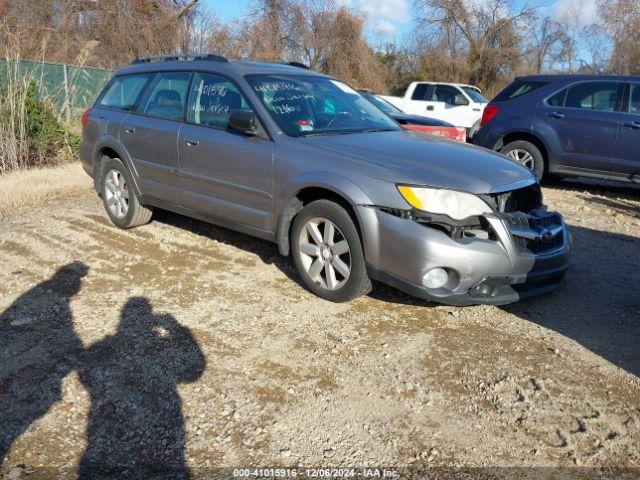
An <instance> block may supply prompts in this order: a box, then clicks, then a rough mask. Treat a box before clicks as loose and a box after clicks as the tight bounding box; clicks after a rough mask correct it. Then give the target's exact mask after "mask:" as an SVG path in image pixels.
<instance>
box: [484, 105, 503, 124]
mask: <svg viewBox="0 0 640 480" xmlns="http://www.w3.org/2000/svg"><path fill="white" fill-rule="evenodd" d="M499 111H500V109H499V108H498V107H497V106H496V105H491V104H489V105H487V106H486V107H484V112H482V120H481V121H480V125H486V124H487V123H489V122H490V121H491V120H493V117H495V116H496V115H497V114H498V112H499Z"/></svg>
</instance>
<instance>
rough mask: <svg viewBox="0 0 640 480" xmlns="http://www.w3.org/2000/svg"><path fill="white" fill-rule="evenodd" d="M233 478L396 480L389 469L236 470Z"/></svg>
mask: <svg viewBox="0 0 640 480" xmlns="http://www.w3.org/2000/svg"><path fill="white" fill-rule="evenodd" d="M233 477H234V478H287V477H288V478H296V477H300V478H397V477H398V473H397V472H396V471H395V470H394V469H391V468H303V469H297V468H236V469H234V470H233Z"/></svg>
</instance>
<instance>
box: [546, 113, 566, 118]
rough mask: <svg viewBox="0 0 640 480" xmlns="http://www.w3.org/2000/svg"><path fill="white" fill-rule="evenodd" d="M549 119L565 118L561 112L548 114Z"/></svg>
mask: <svg viewBox="0 0 640 480" xmlns="http://www.w3.org/2000/svg"><path fill="white" fill-rule="evenodd" d="M547 117H551V118H564V113H560V112H551V113H547Z"/></svg>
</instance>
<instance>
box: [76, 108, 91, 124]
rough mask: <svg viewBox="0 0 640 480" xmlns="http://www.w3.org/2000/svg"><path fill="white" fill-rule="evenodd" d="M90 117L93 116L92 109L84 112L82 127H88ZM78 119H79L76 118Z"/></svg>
mask: <svg viewBox="0 0 640 480" xmlns="http://www.w3.org/2000/svg"><path fill="white" fill-rule="evenodd" d="M89 115H91V109H89V110H87V111H86V112H84V115H82V126H83V127H84V126H86V125H87V120H89ZM76 118H78V117H76Z"/></svg>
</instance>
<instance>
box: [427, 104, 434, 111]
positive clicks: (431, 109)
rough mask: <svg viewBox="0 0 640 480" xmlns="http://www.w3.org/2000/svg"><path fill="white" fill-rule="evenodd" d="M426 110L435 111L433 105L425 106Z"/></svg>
mask: <svg viewBox="0 0 640 480" xmlns="http://www.w3.org/2000/svg"><path fill="white" fill-rule="evenodd" d="M427 110H429V111H430V112H432V111H433V110H435V107H434V106H433V105H429V106H427Z"/></svg>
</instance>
